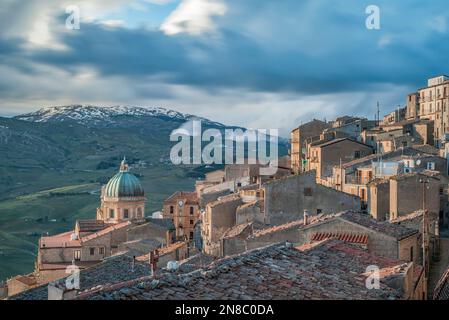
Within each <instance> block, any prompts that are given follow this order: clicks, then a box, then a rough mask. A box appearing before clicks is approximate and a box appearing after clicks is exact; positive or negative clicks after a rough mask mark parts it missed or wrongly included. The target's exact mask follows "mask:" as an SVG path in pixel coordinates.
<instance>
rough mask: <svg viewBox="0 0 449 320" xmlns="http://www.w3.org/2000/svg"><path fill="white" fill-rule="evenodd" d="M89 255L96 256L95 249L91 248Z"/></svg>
mask: <svg viewBox="0 0 449 320" xmlns="http://www.w3.org/2000/svg"><path fill="white" fill-rule="evenodd" d="M89 253H90V255H91V256H93V255H94V254H95V248H89Z"/></svg>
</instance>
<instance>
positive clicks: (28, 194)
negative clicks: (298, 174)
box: [0, 105, 287, 280]
mask: <svg viewBox="0 0 449 320" xmlns="http://www.w3.org/2000/svg"><path fill="white" fill-rule="evenodd" d="M193 119H199V120H201V121H202V128H203V130H205V129H209V128H215V129H218V130H220V131H223V130H225V129H227V128H230V129H236V128H238V127H232V126H226V125H223V124H221V123H219V122H215V121H212V120H209V119H205V118H201V117H197V116H194V115H190V114H183V113H180V112H177V111H173V110H169V109H164V108H155V107H128V106H117V107H98V106H81V105H70V106H59V107H50V108H43V109H40V110H38V111H36V112H31V113H27V114H23V115H18V116H15V117H12V118H2V117H0V154H1V155H2V156H1V157H0V280H2V279H4V278H6V277H9V276H11V275H15V274H19V273H26V272H31V271H32V269H33V262H34V260H35V254H36V251H37V248H36V245H37V241H38V239H39V237H40V236H41V235H43V234H55V233H58V232H64V231H67V230H69V229H70V228H73V225H74V223H75V221H76V220H77V219H91V218H93V217H95V208H96V207H97V206H98V203H99V189H100V187H101V185H102V184H104V183H106V182H107V181H108V179H109V178H110V177H112V176H113V175H114V174H115V173H116V172H117V170H118V167H119V164H120V161H121V159H122V158H123V157H124V156H126V158H127V160H128V162H129V163H130V164H131V168H132V172H133V173H134V174H136V175H137V176H138V177H139V179H140V180H141V182H142V184H143V187H144V189H145V192H146V197H147V203H146V214H147V215H151V213H152V212H154V211H157V210H160V208H161V206H162V202H163V200H164V199H165V198H167V197H168V196H169V195H170V194H172V193H173V192H175V191H177V190H186V191H188V190H193V189H194V183H195V180H196V179H198V178H201V177H202V176H203V175H204V173H205V172H207V171H210V170H214V169H216V168H220V167H221V166H220V165H217V166H205V165H183V166H175V165H173V164H172V163H171V161H170V157H169V154H170V148H171V146H172V145H173V144H174V143H176V142H171V141H170V139H169V136H170V133H171V132H172V131H173V130H175V129H177V128H180V127H184V126H185V125H186V123H188V122H189V121H191V120H193ZM286 152H287V143H286V141H285V140H281V141H280V142H279V153H280V154H281V155H282V154H286Z"/></svg>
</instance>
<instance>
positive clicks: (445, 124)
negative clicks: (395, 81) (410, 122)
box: [406, 75, 449, 147]
mask: <svg viewBox="0 0 449 320" xmlns="http://www.w3.org/2000/svg"><path fill="white" fill-rule="evenodd" d="M448 105H449V77H448V76H445V75H442V76H438V77H435V78H430V79H429V80H428V81H427V87H424V88H420V89H418V91H417V92H416V93H412V94H409V95H408V96H407V111H406V117H407V119H416V118H419V119H428V120H431V121H433V122H434V132H433V133H434V138H435V145H436V146H437V147H440V146H441V144H442V141H443V140H444V138H445V134H446V133H449V110H448Z"/></svg>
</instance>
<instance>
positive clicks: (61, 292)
mask: <svg viewBox="0 0 449 320" xmlns="http://www.w3.org/2000/svg"><path fill="white" fill-rule="evenodd" d="M77 293H78V291H77V290H76V289H68V288H67V287H65V286H64V285H63V284H59V283H57V282H52V283H50V284H49V285H48V300H72V299H74V298H75V297H76V295H77Z"/></svg>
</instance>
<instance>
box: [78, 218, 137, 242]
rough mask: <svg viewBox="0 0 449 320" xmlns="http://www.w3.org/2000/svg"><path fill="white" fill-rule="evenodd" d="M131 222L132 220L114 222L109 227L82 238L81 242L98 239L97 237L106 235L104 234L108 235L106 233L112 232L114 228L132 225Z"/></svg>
mask: <svg viewBox="0 0 449 320" xmlns="http://www.w3.org/2000/svg"><path fill="white" fill-rule="evenodd" d="M131 224H132V223H131V221H124V222H119V223H117V224H112V225H110V226H109V227H107V228H105V229H103V230H101V231H98V232H95V233H92V234H89V235H87V236H84V237H82V238H81V242H86V241H89V240H92V239H96V238H98V237H101V236H104V235H106V234H108V233H110V232H112V231H114V230H118V229H121V228H124V227H126V226H129V225H131Z"/></svg>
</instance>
